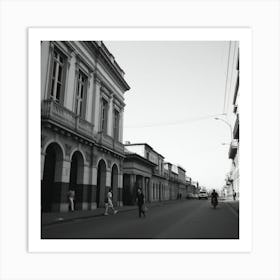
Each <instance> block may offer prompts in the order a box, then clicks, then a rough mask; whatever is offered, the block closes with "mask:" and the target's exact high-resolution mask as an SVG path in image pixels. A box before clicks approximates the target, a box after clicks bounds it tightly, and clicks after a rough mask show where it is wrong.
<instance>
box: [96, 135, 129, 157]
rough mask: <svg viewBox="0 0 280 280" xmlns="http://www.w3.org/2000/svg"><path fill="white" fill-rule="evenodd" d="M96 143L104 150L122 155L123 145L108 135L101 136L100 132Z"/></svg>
mask: <svg viewBox="0 0 280 280" xmlns="http://www.w3.org/2000/svg"><path fill="white" fill-rule="evenodd" d="M97 142H98V143H99V144H101V145H103V146H105V147H106V148H109V149H111V150H114V151H116V152H119V153H121V154H123V153H124V145H123V144H122V143H121V142H119V141H117V140H115V139H114V138H112V137H111V136H109V135H106V134H103V133H102V132H99V133H98V137H97Z"/></svg>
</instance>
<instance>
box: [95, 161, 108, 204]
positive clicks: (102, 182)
mask: <svg viewBox="0 0 280 280" xmlns="http://www.w3.org/2000/svg"><path fill="white" fill-rule="evenodd" d="M105 188H106V164H105V161H104V160H103V159H101V160H100V161H99V163H98V168H97V189H96V207H103V206H104V199H105Z"/></svg>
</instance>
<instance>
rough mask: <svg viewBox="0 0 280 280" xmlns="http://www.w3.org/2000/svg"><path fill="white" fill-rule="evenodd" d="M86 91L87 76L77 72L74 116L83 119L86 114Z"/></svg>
mask: <svg viewBox="0 0 280 280" xmlns="http://www.w3.org/2000/svg"><path fill="white" fill-rule="evenodd" d="M86 90H87V76H86V75H85V74H84V73H83V72H82V71H80V70H79V74H78V82H77V93H76V114H77V115H78V116H80V117H83V118H85V113H86Z"/></svg>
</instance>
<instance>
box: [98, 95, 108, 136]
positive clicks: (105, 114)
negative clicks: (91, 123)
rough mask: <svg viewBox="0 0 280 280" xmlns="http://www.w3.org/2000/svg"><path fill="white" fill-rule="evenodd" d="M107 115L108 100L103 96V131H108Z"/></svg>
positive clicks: (101, 126) (101, 127)
mask: <svg viewBox="0 0 280 280" xmlns="http://www.w3.org/2000/svg"><path fill="white" fill-rule="evenodd" d="M107 115H108V102H107V101H106V100H105V99H104V98H102V102H101V125H100V129H101V131H102V132H107Z"/></svg>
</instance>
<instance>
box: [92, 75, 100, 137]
mask: <svg viewBox="0 0 280 280" xmlns="http://www.w3.org/2000/svg"><path fill="white" fill-rule="evenodd" d="M100 86H101V82H100V80H99V79H98V78H97V77H96V76H95V83H94V95H93V98H92V110H93V113H92V116H91V118H92V123H93V124H94V129H93V130H94V132H95V133H97V132H98V131H99V128H100V120H99V118H100Z"/></svg>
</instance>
